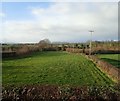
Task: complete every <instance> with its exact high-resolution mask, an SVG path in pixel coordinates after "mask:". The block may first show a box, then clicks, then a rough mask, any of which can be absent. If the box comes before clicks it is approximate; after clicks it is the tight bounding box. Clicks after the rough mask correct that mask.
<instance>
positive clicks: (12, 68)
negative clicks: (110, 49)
mask: <svg viewBox="0 0 120 101" xmlns="http://www.w3.org/2000/svg"><path fill="white" fill-rule="evenodd" d="M2 62H3V63H2V82H3V86H10V85H14V86H21V85H29V84H55V85H81V86H82V85H87V86H90V85H100V86H109V85H112V84H114V83H113V81H112V80H111V79H109V78H108V77H107V76H106V75H105V74H104V73H102V72H101V71H100V70H99V69H98V68H97V67H96V66H95V65H94V64H93V63H92V62H91V61H90V60H87V59H86V58H85V57H84V56H82V55H78V54H71V53H67V52H36V53H33V54H32V55H31V56H28V57H24V58H15V59H4V60H3V61H2Z"/></svg>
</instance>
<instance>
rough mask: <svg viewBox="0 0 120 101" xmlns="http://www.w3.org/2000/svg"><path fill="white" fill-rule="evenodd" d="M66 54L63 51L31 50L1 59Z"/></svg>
mask: <svg viewBox="0 0 120 101" xmlns="http://www.w3.org/2000/svg"><path fill="white" fill-rule="evenodd" d="M63 55H66V53H65V52H61V51H59V52H58V51H56V52H55V51H44V52H32V53H29V54H23V55H19V56H14V57H7V58H2V60H17V59H25V58H33V57H40V56H42V57H52V56H63Z"/></svg>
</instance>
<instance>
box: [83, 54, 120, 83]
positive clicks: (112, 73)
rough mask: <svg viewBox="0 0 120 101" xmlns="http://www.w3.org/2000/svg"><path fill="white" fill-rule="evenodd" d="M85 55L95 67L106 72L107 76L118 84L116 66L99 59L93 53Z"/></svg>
mask: <svg viewBox="0 0 120 101" xmlns="http://www.w3.org/2000/svg"><path fill="white" fill-rule="evenodd" d="M85 57H86V58H88V59H89V60H91V61H92V62H93V63H95V64H96V66H97V68H99V69H100V70H101V71H102V72H104V73H106V74H107V75H108V77H110V78H112V80H113V81H115V82H116V83H118V84H119V83H120V69H118V68H116V67H115V66H113V65H111V64H110V63H108V62H105V61H103V60H101V59H99V58H98V57H96V56H94V55H85Z"/></svg>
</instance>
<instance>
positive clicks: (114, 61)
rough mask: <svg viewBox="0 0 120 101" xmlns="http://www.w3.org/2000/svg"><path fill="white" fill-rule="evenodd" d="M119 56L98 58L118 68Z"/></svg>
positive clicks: (106, 55) (119, 63)
mask: <svg viewBox="0 0 120 101" xmlns="http://www.w3.org/2000/svg"><path fill="white" fill-rule="evenodd" d="M119 55H120V54H101V55H98V57H99V58H101V59H102V60H104V61H106V62H108V63H110V64H112V65H114V66H116V67H118V68H120V61H119Z"/></svg>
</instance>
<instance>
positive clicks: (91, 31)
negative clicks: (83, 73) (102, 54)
mask: <svg viewBox="0 0 120 101" xmlns="http://www.w3.org/2000/svg"><path fill="white" fill-rule="evenodd" d="M89 32H90V34H91V38H90V50H89V55H91V53H92V33H93V32H94V31H93V30H89Z"/></svg>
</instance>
